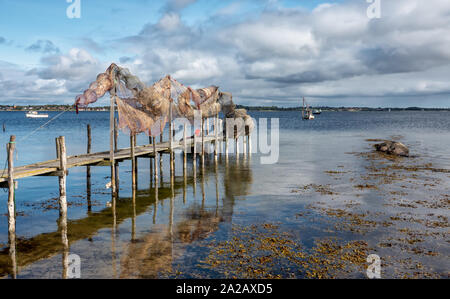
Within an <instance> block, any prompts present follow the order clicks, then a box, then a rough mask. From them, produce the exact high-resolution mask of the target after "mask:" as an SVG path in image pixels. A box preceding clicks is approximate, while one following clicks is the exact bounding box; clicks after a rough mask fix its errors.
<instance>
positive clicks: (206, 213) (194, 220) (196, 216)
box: [0, 155, 251, 277]
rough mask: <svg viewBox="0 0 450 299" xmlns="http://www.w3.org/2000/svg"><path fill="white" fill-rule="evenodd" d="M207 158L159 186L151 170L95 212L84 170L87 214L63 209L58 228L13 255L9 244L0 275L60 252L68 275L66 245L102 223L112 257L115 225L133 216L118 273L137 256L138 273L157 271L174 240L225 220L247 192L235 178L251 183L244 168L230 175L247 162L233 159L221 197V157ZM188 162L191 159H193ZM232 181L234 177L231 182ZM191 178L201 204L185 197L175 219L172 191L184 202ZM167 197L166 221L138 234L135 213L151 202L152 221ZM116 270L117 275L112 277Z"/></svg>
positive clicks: (19, 244)
mask: <svg viewBox="0 0 450 299" xmlns="http://www.w3.org/2000/svg"><path fill="white" fill-rule="evenodd" d="M205 160H206V162H205V163H204V164H203V165H202V166H201V167H199V169H198V170H197V169H196V168H197V167H195V166H192V167H191V168H189V169H188V168H187V167H186V168H184V169H183V175H182V176H180V177H175V176H173V177H171V181H170V183H168V184H163V185H162V186H158V185H159V184H160V180H159V179H157V180H155V179H154V176H153V177H152V176H151V178H152V179H151V181H150V189H148V190H139V191H136V189H135V188H133V192H132V194H133V196H132V197H131V198H118V199H117V200H115V201H113V202H112V206H111V207H110V208H106V209H103V210H101V211H99V212H92V210H91V205H90V202H91V196H92V195H91V186H90V180H91V176H90V171H88V172H87V174H88V175H87V176H86V182H87V210H88V213H87V216H86V217H85V218H83V219H78V220H67V215H64V214H63V215H62V216H61V217H60V220H59V221H58V230H57V231H55V232H51V233H43V234H40V235H37V236H34V237H32V238H29V239H20V240H16V241H15V242H16V244H15V246H14V247H15V249H16V251H15V252H14V257H15V258H16V261H13V260H12V259H11V255H10V251H9V248H5V249H3V250H2V251H0V277H1V276H5V275H8V274H9V275H11V276H12V277H15V276H16V272H19V271H18V269H20V268H21V267H25V266H27V265H31V264H32V263H34V262H36V261H38V260H42V259H47V258H50V257H52V256H54V255H57V254H61V253H62V258H63V261H62V268H63V277H66V275H67V274H66V271H67V257H68V254H69V248H70V245H72V244H74V243H75V242H77V241H79V240H83V239H89V238H92V237H93V236H94V235H95V234H96V233H97V232H98V231H99V230H101V229H104V228H111V242H112V244H111V248H112V250H113V254H112V256H113V259H116V253H115V252H114V248H115V246H116V245H115V243H116V240H115V235H116V231H117V228H118V226H119V225H120V224H121V223H122V222H124V221H125V220H127V219H131V221H132V235H131V240H132V242H131V243H130V245H129V248H128V251H127V253H128V254H127V256H126V257H122V258H121V259H120V260H121V267H120V277H131V276H133V275H132V272H130V269H133V268H134V267H133V265H135V264H136V263H135V262H136V261H140V260H141V259H142V260H145V261H147V262H145V263H141V262H139V263H138V264H139V265H141V266H139V267H140V273H141V274H140V275H138V276H139V277H153V276H155V275H156V273H157V272H158V269H159V268H158V265H164V266H165V267H167V266H170V262H169V261H172V258H173V257H174V254H173V253H174V250H175V251H177V250H178V252H180V251H179V248H180V247H177V246H175V248H174V243H183V244H187V243H191V242H193V241H195V240H199V239H202V238H204V237H206V236H207V235H209V234H210V233H212V232H214V231H216V230H217V227H218V223H219V222H222V221H229V220H230V217H231V215H232V213H233V204H234V198H233V197H234V196H239V195H245V193H246V192H245V190H244V189H243V188H242V187H239V188H237V189H236V184H242V185H250V184H249V183H251V174H250V175H249V174H248V171H245V173H246V175H245V176H244V177H243V178H242V180H236V179H235V178H233V177H229V176H235V175H236V174H237V171H238V169H239V167H241V166H242V167H245V166H244V165H243V164H242V163H239V164H235V163H228V162H227V163H226V164H227V165H228V164H229V165H228V167H227V168H226V169H225V170H224V171H223V173H224V178H223V180H224V188H225V189H224V194H223V195H222V197H221V198H220V197H219V196H220V191H219V173H218V171H219V165H221V164H219V161H221V160H222V159H217V160H219V161H217V160H215V159H214V158H213V159H210V157H209V156H208V155H205ZM244 161H245V160H244ZM191 162H194V160H193V161H191ZM241 162H242V161H241ZM154 163H155V161H153V159H151V160H150V167H151V168H150V169H151V172H154ZM194 164H196V163H194ZM194 164H193V165H194ZM224 165H225V163H224ZM247 167H248V166H247ZM228 168H229V169H228ZM230 169H235V170H236V171H233V170H231V171H230ZM188 170H189V176H188ZM136 171H137V169H136ZM197 176H198V177H197ZM205 181H206V182H205ZM208 181H213V182H215V187H216V192H215V197H216V209H215V210H214V209H212V210H208V209H205V207H204V198H205V197H206V195H205V184H206V183H207V182H208ZM233 181H235V183H234V184H233ZM236 181H237V182H236ZM195 184H200V188H201V190H202V198H203V200H202V204H201V205H200V203H188V204H187V205H186V210H184V209H183V210H184V211H185V212H183V213H182V215H181V217H179V219H174V201H175V196H177V195H178V196H179V198H180V199H181V198H182V201H183V202H184V203H186V193H187V192H186V191H187V189H188V187H192V189H194V185H195ZM230 184H231V185H230ZM220 185H222V184H220ZM228 189H229V190H228ZM239 190H240V191H242V190H244V192H243V193H240V191H239ZM235 191H237V192H236V193H235ZM208 198H214V195H213V194H212V193H211V195H209V197H208ZM220 199H221V200H222V204H220ZM167 200H169V201H170V215H169V220H168V224H163V225H161V224H156V225H155V227H154V229H152V232H151V233H150V234H148V235H146V236H144V237H143V238H139V239H136V217H137V216H139V215H142V214H144V213H145V212H147V211H148V209H149V208H151V207H153V222H154V223H155V219H156V214H157V212H158V211H157V207H158V203H159V202H163V201H167ZM158 227H163V228H164V227H165V228H166V229H164V230H162V231H161V230H158ZM177 248H178V249H177ZM149 252H150V253H151V255H150V256H149V255H148V254H147V253H149ZM130 257H133V259H130ZM133 261H134V262H133ZM164 261H165V262H164ZM167 263H169V264H167ZM14 264H15V265H14ZM13 265H14V266H13ZM115 266H116V263H115V262H114V263H113V268H114V269H113V272H115V273H117V269H115ZM13 269H14V270H13ZM161 269H162V268H161ZM161 269H160V270H161ZM19 273H20V272H19ZM117 276H119V275H117ZM117 276H116V275H115V277H117Z"/></svg>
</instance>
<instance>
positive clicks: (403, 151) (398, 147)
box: [374, 141, 409, 157]
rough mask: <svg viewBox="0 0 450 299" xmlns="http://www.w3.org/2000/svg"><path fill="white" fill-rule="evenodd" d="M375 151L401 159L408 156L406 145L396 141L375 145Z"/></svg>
mask: <svg viewBox="0 0 450 299" xmlns="http://www.w3.org/2000/svg"><path fill="white" fill-rule="evenodd" d="M374 146H375V149H376V150H377V151H379V152H383V153H386V154H389V155H396V156H401V157H408V156H409V149H408V147H407V146H406V145H404V144H403V143H401V142H396V141H385V142H383V143H378V144H375V145H374Z"/></svg>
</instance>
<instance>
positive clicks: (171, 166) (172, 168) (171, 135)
mask: <svg viewBox="0 0 450 299" xmlns="http://www.w3.org/2000/svg"><path fill="white" fill-rule="evenodd" d="M172 106H173V102H172V101H170V106H169V155H170V180H171V182H172V180H173V177H174V175H175V169H174V167H175V165H174V155H173V119H172Z"/></svg>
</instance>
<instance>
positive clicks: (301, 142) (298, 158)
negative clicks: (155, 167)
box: [0, 111, 450, 278]
mask: <svg viewBox="0 0 450 299" xmlns="http://www.w3.org/2000/svg"><path fill="white" fill-rule="evenodd" d="M49 114H50V118H51V117H53V116H55V115H56V114H57V113H56V112H50V113H49ZM250 114H251V115H252V116H253V117H254V118H255V119H259V118H279V124H280V136H279V138H280V155H279V161H278V162H277V163H276V164H273V165H262V164H261V163H260V154H253V155H252V156H251V158H249V157H247V158H246V159H244V157H243V156H242V155H241V157H240V158H239V159H238V160H236V159H235V158H234V156H233V155H232V156H230V159H229V161H228V163H225V159H224V158H223V157H222V158H220V159H219V163H218V165H217V166H216V165H215V164H214V159H213V158H212V157H211V158H208V159H206V166H205V171H204V173H203V175H202V172H201V168H199V169H197V176H196V178H195V179H194V177H193V169H192V161H191V160H190V162H189V166H188V169H187V174H188V177H187V179H186V185H185V183H184V179H183V169H182V163H181V159H182V157H181V155H177V156H176V159H177V162H176V165H177V166H176V169H175V175H176V184H175V186H174V197H172V196H171V194H172V191H171V186H170V184H169V181H170V179H169V176H168V174H169V169H168V161H167V157H164V163H163V165H164V167H163V171H162V174H163V176H162V178H161V182H160V185H159V189H158V199H156V196H155V188H154V182H152V179H151V177H150V159H139V160H138V169H139V175H138V192H137V194H136V198H135V201H134V202H135V204H133V200H132V191H131V172H130V169H131V165H130V162H129V161H125V162H123V163H121V164H120V170H119V178H120V200H119V201H118V205H117V215H116V216H117V218H116V219H117V227H116V228H115V229H114V228H113V215H112V213H111V208H110V207H108V206H107V202H109V201H110V200H111V197H110V193H109V190H108V189H106V188H105V185H106V184H107V183H108V182H109V181H110V177H109V176H110V169H109V167H92V168H91V173H92V174H91V177H92V179H91V184H92V186H91V188H92V192H91V196H90V198H89V202H90V204H88V197H87V186H86V168H85V167H78V168H71V169H70V170H69V176H68V186H67V193H68V202H69V210H68V217H69V220H68V222H69V223H68V228H69V232H68V235H69V242H70V252H71V253H75V254H78V255H79V256H80V257H81V262H82V266H81V267H82V277H84V278H115V277H117V278H119V277H160V276H161V273H162V272H164V271H167V270H170V269H181V270H182V272H183V273H196V275H197V276H195V277H198V275H200V276H202V275H204V276H208V277H222V276H221V274H220V273H218V272H214V271H206V270H202V269H200V267H199V263H200V262H201V260H202V259H204V258H205V256H207V255H208V253H209V248H208V246H207V244H208V242H211V241H213V240H228V239H229V238H231V236H232V227H233V225H243V226H248V225H250V224H259V223H277V224H278V225H280V226H281V228H282V230H284V231H288V232H290V233H292V234H293V238H295V239H296V240H297V241H298V242H300V243H301V244H303V245H304V246H305V247H306V248H308V247H311V246H313V242H314V241H315V240H317V239H320V238H324V237H339V238H341V239H343V240H352V239H355V238H359V239H364V240H367V242H369V243H371V244H372V243H373V244H375V245H376V244H378V243H379V242H380V240H382V239H383V240H384V239H386V235H388V236H389V234H390V232H389V229H385V230H382V231H381V230H377V231H374V232H372V233H371V234H367V235H364V236H355V235H354V234H352V233H349V232H338V231H331V232H330V230H329V229H325V227H326V225H327V224H326V223H327V222H326V221H323V223H322V222H321V221H322V220H320V219H322V218H323V215H321V216H320V215H319V214H318V215H317V217H316V218H304V217H299V216H298V215H299V213H301V212H302V211H304V210H305V209H306V205H307V203H314V202H318V201H326V200H328V201H330V202H332V201H334V200H336V198H328V197H326V198H324V197H323V196H322V195H320V194H317V193H312V194H306V195H305V194H298V193H293V192H292V191H293V190H295V189H296V188H301V187H302V186H307V185H309V184H320V185H327V186H331V187H333V188H337V189H339V190H342V192H341V193H340V196H338V197H339V198H340V199H338V200H341V202H343V201H344V200H348V199H349V198H351V199H352V200H353V201H355V202H357V203H358V204H360V205H362V206H364V207H366V208H367V209H368V210H370V211H376V212H383V213H385V214H389V215H390V214H393V215H394V214H395V212H397V211H395V210H393V208H392V207H389V206H385V205H382V204H380V200H379V196H380V195H379V193H377V191H375V190H365V191H364V192H362V194H358V196H354V194H353V193H351V192H349V190H353V185H354V183H352V181H347V180H337V179H336V178H335V177H333V176H330V175H329V174H327V173H326V171H332V170H334V171H335V170H339V169H341V168H343V169H345V170H346V172H348V173H352V174H354V175H356V176H358V175H364V174H365V173H366V172H367V161H365V160H364V159H361V158H360V157H357V156H355V155H354V154H351V153H360V152H370V151H371V145H370V142H368V141H366V139H378V138H379V139H399V140H400V141H401V142H403V143H405V144H406V145H408V146H409V147H410V150H411V153H412V155H414V156H416V157H420V159H421V160H420V161H421V163H422V162H423V163H432V165H433V167H438V168H442V169H450V152H449V147H450V112H358V113H352V112H324V113H322V114H321V115H319V116H317V118H316V119H315V120H314V121H302V120H301V117H300V115H299V113H298V112H254V111H251V112H250ZM47 121H48V119H27V118H25V115H24V113H22V112H0V124H2V123H4V124H5V126H6V132H4V133H1V132H0V143H1V144H4V145H5V146H4V150H2V151H0V163H1V164H4V161H5V159H6V143H7V142H8V139H9V136H10V135H12V134H14V135H16V136H17V140H18V141H17V145H16V146H17V156H16V161H15V163H16V165H25V164H29V163H34V162H38V161H45V160H49V159H54V157H55V137H57V136H65V138H66V147H67V151H68V154H69V155H75V154H80V153H85V152H86V125H87V124H90V125H91V126H92V136H93V143H92V150H93V151H94V152H95V151H105V150H108V147H109V134H108V129H109V113H108V112H82V113H80V114H79V115H76V114H75V113H73V112H66V113H65V114H63V115H62V116H61V117H60V118H57V119H56V120H55V121H53V122H51V123H50V124H49V125H47V126H46V127H44V128H43V129H41V130H39V131H37V132H35V133H34V134H32V135H31V136H29V137H27V135H28V134H29V133H30V132H32V131H33V130H34V129H36V128H37V127H39V126H41V125H42V124H44V123H45V122H47ZM25 137H26V138H25ZM147 143H148V137H147V136H145V135H142V136H138V144H147ZM119 145H120V147H128V145H129V137H128V136H127V135H124V134H122V133H121V134H120V136H119ZM435 175H436V176H437V177H436V178H435V179H439V183H438V184H435V186H434V188H433V190H432V191H429V190H428V189H426V188H425V187H423V186H422V187H421V188H418V189H416V190H414V191H413V192H410V193H408V195H404V196H406V197H407V198H408V199H409V200H411V199H415V198H417V199H418V200H419V199H420V200H424V199H425V200H426V199H427V198H429V197H430V196H431V195H432V194H433V195H438V196H441V195H448V194H450V183H449V176H448V174H446V173H437V174H435ZM425 181H426V180H425V179H424V182H425ZM0 192H1V191H0ZM1 197H2V198H3V200H1V202H2V204H1V205H0V250H1V251H0V259H1V260H0V261H1V264H0V277H1V276H8V274H9V273H8V268H7V267H6V266H5V263H6V262H7V261H8V250H7V243H8V234H7V231H8V229H7V217H6V213H7V210H6V202H7V193H6V192H3V195H1ZM57 197H58V179H57V177H32V178H25V179H20V180H19V186H18V189H17V191H16V205H17V207H16V210H17V212H18V213H19V216H18V218H17V237H18V238H19V246H18V249H17V251H18V263H19V274H18V277H19V278H41V277H43V278H59V277H61V275H62V262H61V261H62V258H61V250H62V246H61V244H60V242H61V236H60V233H59V230H58V217H59V215H58V209H57V208H56V209H55V208H52V206H53V207H54V206H55V204H57V201H55V198H57ZM415 213H419V214H420V213H422V214H423V215H425V216H426V215H427V214H429V210H426V209H424V210H420V209H419V210H417V211H415ZM433 213H435V214H440V215H441V216H443V217H448V216H449V210H448V206H447V208H445V209H442V208H440V209H438V210H434V211H433ZM425 216H424V217H425ZM318 219H319V220H318ZM445 219H447V218H445ZM338 221H339V220H338ZM447 229H448V227H447V228H444V231H445V230H447ZM447 237H448V236H447ZM447 240H448V238H447ZM447 240H446V239H439V238H434V239H430V240H428V239H427V240H426V243H424V244H425V245H424V247H425V248H426V249H427V250H428V249H429V250H433V251H437V252H438V254H439V256H438V257H437V258H436V259H435V260H430V261H428V260H424V262H423V263H425V266H427V267H429V268H430V270H429V271H431V272H433V273H437V274H438V275H440V276H445V275H447V274H446V273H448V270H449V264H448V254H449V247H448V244H449V243H448V242H447ZM380 253H383V254H389V251H386V252H380ZM140 265H145V267H144V266H140ZM394 268H395V267H394ZM393 271H394V270H393ZM390 273H391V274H390V275H391V276H395V273H394V272H390ZM354 276H356V277H364V273H361V274H360V275H359V274H356V275H354ZM183 277H194V275H192V276H190V275H189V274H184V276H183Z"/></svg>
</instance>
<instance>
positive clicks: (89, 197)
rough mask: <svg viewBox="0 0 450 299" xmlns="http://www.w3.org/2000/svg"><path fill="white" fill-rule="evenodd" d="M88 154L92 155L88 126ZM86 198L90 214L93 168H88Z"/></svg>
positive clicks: (88, 127) (89, 128)
mask: <svg viewBox="0 0 450 299" xmlns="http://www.w3.org/2000/svg"><path fill="white" fill-rule="evenodd" d="M86 152H87V153H88V154H90V153H91V125H89V124H88V125H87V149H86ZM86 197H87V205H88V206H87V208H88V213H90V212H91V209H92V205H91V166H86Z"/></svg>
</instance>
